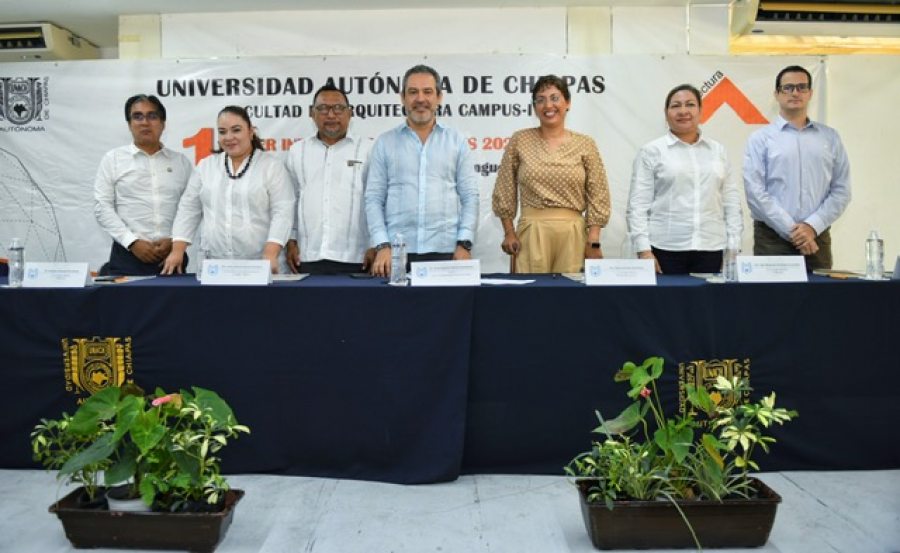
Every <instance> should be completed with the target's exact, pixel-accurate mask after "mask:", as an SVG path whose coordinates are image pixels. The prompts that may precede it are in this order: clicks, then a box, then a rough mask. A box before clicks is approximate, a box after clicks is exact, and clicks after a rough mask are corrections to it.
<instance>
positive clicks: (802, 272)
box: [737, 255, 809, 282]
mask: <svg viewBox="0 0 900 553" xmlns="http://www.w3.org/2000/svg"><path fill="white" fill-rule="evenodd" d="M737 279H738V282H808V281H809V277H808V276H807V274H806V263H804V262H803V256H802V255H739V256H737Z"/></svg>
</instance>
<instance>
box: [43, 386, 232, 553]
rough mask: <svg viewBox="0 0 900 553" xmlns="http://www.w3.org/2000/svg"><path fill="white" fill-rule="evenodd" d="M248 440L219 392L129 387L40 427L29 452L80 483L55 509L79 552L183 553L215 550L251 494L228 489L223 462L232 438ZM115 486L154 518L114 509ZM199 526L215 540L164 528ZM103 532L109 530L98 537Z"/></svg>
mask: <svg viewBox="0 0 900 553" xmlns="http://www.w3.org/2000/svg"><path fill="white" fill-rule="evenodd" d="M248 432H249V429H248V428H247V427H246V426H243V425H241V424H238V422H237V420H236V419H235V417H234V413H233V412H232V410H231V408H230V407H229V406H228V404H227V403H226V402H225V401H224V400H223V399H222V398H221V397H219V395H218V394H216V393H215V392H213V391H210V390H205V389H203V388H197V387H194V388H192V391H191V392H188V391H186V390H182V391H181V392H180V393H174V394H166V393H165V392H164V391H162V390H160V389H157V390H156V392H155V393H154V394H153V395H151V396H147V395H145V394H144V392H143V390H141V389H140V388H139V387H137V386H135V385H125V386H122V387H121V388H120V387H110V388H106V389H103V390H101V391H99V392H97V393H95V394H94V395H93V396H91V397H89V398H88V399H87V400H85V401H84V403H82V404H81V406H79V408H78V409H77V410H76V411H75V413H74V414H73V415H69V414H68V413H63V414H62V417H61V418H59V419H55V420H46V419H43V420H41V422H40V423H39V424H38V425H37V426H35V429H34V431H33V432H32V435H31V445H32V452H33V454H34V459H35V460H36V461H39V462H41V463H42V464H43V465H44V466H45V467H46V468H48V469H51V470H56V471H57V478H59V479H62V480H66V481H67V482H69V483H75V484H81V487H80V488H78V489H76V490H75V491H73V492H72V493H70V494H69V495H68V496H66V497H65V498H63V499H61V500H60V501H57V502H56V503H54V504H53V505H52V506H51V507H50V511H51V512H55V513H56V514H57V515H58V516H59V517H60V519H61V520H62V522H63V526H64V527H65V529H66V535H67V536H68V537H69V539H70V541H72V543H73V545H75V546H76V547H108V546H117V547H141V548H150V549H153V548H171V547H176V548H180V547H181V545H183V544H182V542H181V541H180V540H187V542H188V543H187V544H186V545H185V547H187V548H190V549H192V550H198V549H203V550H210V551H211V550H212V549H214V548H215V546H216V544H217V543H218V541H219V540H220V539H221V537H222V536H223V535H224V532H225V530H226V529H227V527H228V525H229V524H230V522H231V518H232V516H233V509H234V505H235V504H236V503H237V501H238V500H240V498H241V497H242V496H243V492H242V491H241V490H230V489H229V486H228V483H227V481H226V480H225V478H224V477H223V476H222V474H221V468H220V461H221V460H220V457H219V454H220V451H221V449H222V448H223V447H225V446H226V445H227V444H228V440H229V439H234V438H237V437H239V436H240V434H242V433H248ZM101 475H102V483H103V485H102V486H101V484H100V483H101ZM116 485H123V487H124V491H125V492H126V495H129V496H132V497H135V498H139V499H140V501H142V502H143V504H145V505H146V506H147V507H150V508H152V512H148V513H121V512H115V511H111V510H109V509H108V508H107V507H106V505H105V502H104V499H103V494H102V493H101V492H103V491H106V490H107V489H108V488H111V487H113V486H116ZM88 507H92V508H93V509H89V508H88ZM135 517H136V518H135ZM86 521H87V524H88V525H87V526H84V524H83V523H85V522H86ZM173 521H174V522H173ZM191 521H196V522H199V523H200V524H202V525H205V527H206V528H208V529H209V532H205V533H204V532H203V531H200V532H187V533H185V532H183V531H179V532H174V531H172V530H173V528H172V527H171V526H166V525H171V524H176V525H179V526H178V527H179V528H182V529H184V525H185V524H191ZM98 524H101V525H103V524H106V525H107V526H104V527H103V531H98V526H97V525H98ZM160 525H162V526H160ZM191 540H199V541H197V543H194V545H191V543H192V542H191ZM210 547H211V548H210Z"/></svg>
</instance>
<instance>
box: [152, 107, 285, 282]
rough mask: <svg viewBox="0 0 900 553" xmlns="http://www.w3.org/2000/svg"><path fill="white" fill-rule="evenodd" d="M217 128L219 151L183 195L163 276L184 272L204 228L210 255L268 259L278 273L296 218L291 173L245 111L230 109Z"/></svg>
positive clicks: (198, 170)
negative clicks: (268, 148)
mask: <svg viewBox="0 0 900 553" xmlns="http://www.w3.org/2000/svg"><path fill="white" fill-rule="evenodd" d="M217 124H218V134H219V150H216V151H215V152H214V154H215V155H211V156H208V157H206V158H204V159H203V160H202V161H201V162H200V163H199V165H197V168H196V169H195V170H194V174H193V176H192V177H191V180H190V182H188V185H187V189H185V191H184V194H183V195H182V196H181V200H180V201H179V203H178V211H177V214H176V215H175V222H174V224H173V228H172V252H171V253H170V254H169V256H168V257H167V258H166V261H165V264H164V266H163V270H162V273H163V274H173V273H176V272H181V261H182V258H183V256H184V251H185V249H187V246H188V244H190V243H191V242H192V241H193V240H194V236H195V234H196V233H197V229H198V227H199V228H200V238H201V247H202V249H203V251H204V252H205V253H206V256H208V257H210V258H213V259H268V260H269V263H270V264H271V266H272V272H273V273H277V272H278V265H279V263H278V256H279V254H280V253H281V249H282V247H283V246H284V244H285V242H286V241H287V239H288V237H289V235H290V232H291V225H292V224H293V214H294V190H293V187H292V186H291V182H290V179H289V177H288V174H287V171H286V170H285V168H284V165H283V163H282V162H281V160H280V159H278V158H277V157H275V156H274V155H273V154H270V153H267V152H265V151H264V150H263V146H262V142H261V141H260V139H259V137H258V136H256V131H255V130H254V128H253V125H252V124H251V123H250V116H249V115H247V111H246V110H245V109H244V108H242V107H239V106H227V107H225V108H224V109H222V111H220V112H219V116H218V120H217Z"/></svg>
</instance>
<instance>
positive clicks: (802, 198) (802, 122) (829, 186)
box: [744, 65, 850, 271]
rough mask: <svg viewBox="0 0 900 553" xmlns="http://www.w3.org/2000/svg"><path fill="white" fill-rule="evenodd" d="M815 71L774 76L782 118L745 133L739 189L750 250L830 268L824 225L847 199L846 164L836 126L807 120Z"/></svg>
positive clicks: (789, 69)
mask: <svg viewBox="0 0 900 553" xmlns="http://www.w3.org/2000/svg"><path fill="white" fill-rule="evenodd" d="M811 98H812V76H811V75H810V74H809V71H807V70H806V69H804V68H803V67H800V66H797V65H792V66H790V67H786V68H784V69H782V70H781V72H780V73H778V76H777V77H776V78H775V99H776V100H777V101H778V105H779V107H780V113H779V116H778V117H777V118H776V119H775V121H773V122H772V123H771V124H770V125H768V126H767V127H765V128H762V129H760V130H758V131H756V132H755V133H753V134H752V135H751V136H750V140H749V141H748V142H747V151H746V153H745V155H744V189H745V191H746V194H747V205H748V206H749V207H750V215H751V216H752V217H753V253H754V255H797V254H798V253H799V254H802V255H803V256H804V257H805V259H806V268H807V270H810V271H811V270H813V269H830V268H831V265H832V256H831V234H830V232H829V228H830V227H831V225H832V224H833V223H834V222H835V221H836V220H837V218H838V217H840V215H841V213H843V212H844V209H846V208H847V204H849V203H850V163H849V161H848V160H847V152H846V151H845V150H844V145H843V144H842V143H841V138H840V137H839V136H838V133H837V131H835V130H834V129H832V128H831V127H828V126H826V125H823V124H822V123H817V122H814V121H810V119H809V117H808V115H807V111H808V108H809V101H810V99H811Z"/></svg>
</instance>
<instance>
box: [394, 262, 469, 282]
mask: <svg viewBox="0 0 900 553" xmlns="http://www.w3.org/2000/svg"><path fill="white" fill-rule="evenodd" d="M410 267H411V269H412V271H411V272H410V278H411V284H412V286H479V285H480V284H481V261H480V260H478V259H465V260H460V261H414V262H412V263H410Z"/></svg>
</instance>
